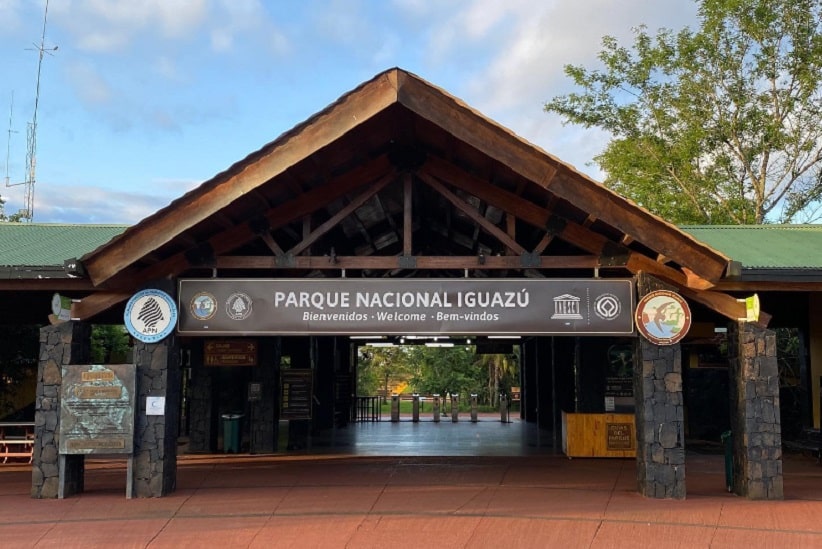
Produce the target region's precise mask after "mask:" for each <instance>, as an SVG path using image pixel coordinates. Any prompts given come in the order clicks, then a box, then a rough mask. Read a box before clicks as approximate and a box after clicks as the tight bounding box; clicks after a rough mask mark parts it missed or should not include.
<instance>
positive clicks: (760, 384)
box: [728, 322, 783, 499]
mask: <svg viewBox="0 0 822 549" xmlns="http://www.w3.org/2000/svg"><path fill="white" fill-rule="evenodd" d="M728 359H729V363H730V377H731V379H730V387H731V433H732V436H733V469H734V470H733V490H734V493H736V494H737V495H740V496H745V497H747V498H749V499H782V498H783V484H782V483H783V477H782V427H781V422H780V416H779V369H778V366H777V361H776V334H774V333H773V332H772V331H770V330H766V329H763V328H759V327H758V326H755V325H753V324H749V323H747V322H739V323H733V324H731V325H730V327H729V330H728Z"/></svg>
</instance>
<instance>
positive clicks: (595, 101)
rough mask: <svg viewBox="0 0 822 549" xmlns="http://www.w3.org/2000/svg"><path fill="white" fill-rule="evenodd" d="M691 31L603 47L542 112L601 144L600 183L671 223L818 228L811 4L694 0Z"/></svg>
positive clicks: (818, 136) (814, 14)
mask: <svg viewBox="0 0 822 549" xmlns="http://www.w3.org/2000/svg"><path fill="white" fill-rule="evenodd" d="M699 20H700V26H699V28H698V29H697V30H690V29H688V28H685V29H684V30H681V31H679V32H674V31H671V30H668V29H661V30H660V31H659V32H658V33H657V34H656V36H651V35H650V34H649V33H648V32H647V29H646V28H645V27H644V26H640V27H638V28H637V29H635V32H634V33H635V37H634V38H635V41H634V44H633V47H632V48H626V47H624V46H621V45H620V44H619V43H618V42H617V40H616V39H615V38H613V37H610V36H606V37H605V38H604V39H603V49H602V50H601V52H600V54H599V59H600V61H601V62H602V65H603V66H604V68H603V69H586V68H584V67H581V66H566V67H565V70H566V74H567V75H568V76H569V77H570V78H571V79H573V81H574V83H575V84H576V85H577V86H578V87H580V88H581V91H580V92H578V93H571V94H568V95H564V96H559V97H555V98H554V99H552V100H551V101H550V102H548V103H547V104H546V105H545V109H546V111H549V112H555V113H558V114H560V115H562V116H563V117H564V118H565V120H566V122H570V123H574V124H580V125H583V126H585V127H598V128H601V129H603V130H606V131H607V132H609V133H610V134H611V136H612V140H611V141H610V143H609V144H608V145H607V147H606V148H605V150H604V151H603V152H602V153H601V154H599V155H598V156H597V157H596V158H595V160H596V162H597V163H598V164H599V165H600V167H601V168H602V169H603V170H604V171H605V173H606V180H605V184H606V185H607V186H609V187H610V188H612V189H613V190H615V191H616V192H618V193H619V194H621V195H623V196H626V197H628V198H631V199H633V200H634V201H635V202H637V203H638V204H640V205H642V206H644V207H646V208H648V209H649V210H651V211H653V212H655V213H657V214H659V215H661V216H662V217H664V218H666V219H668V220H669V221H672V222H675V223H700V224H722V223H730V224H742V223H764V222H769V221H779V222H784V223H789V222H797V221H804V222H810V221H814V220H818V219H819V218H820V217H822V216H820V213H821V212H822V209H821V208H820V204H822V87H821V84H822V81H820V73H822V3H821V2H819V0H700V1H699Z"/></svg>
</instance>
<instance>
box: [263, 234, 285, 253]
mask: <svg viewBox="0 0 822 549" xmlns="http://www.w3.org/2000/svg"><path fill="white" fill-rule="evenodd" d="M260 238H261V239H262V241H263V242H265V245H266V246H268V249H269V250H271V251H272V252H273V253H274V255H276V256H277V257H282V256H284V255H285V252H284V251H283V249H282V248H281V247H280V245H279V244H277V241H276V240H274V237H273V236H272V235H271V233H269V232H268V231H266V232H264V233H263V234H261V235H260Z"/></svg>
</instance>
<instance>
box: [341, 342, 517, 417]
mask: <svg viewBox="0 0 822 549" xmlns="http://www.w3.org/2000/svg"><path fill="white" fill-rule="evenodd" d="M518 379H519V361H518V359H517V357H516V355H477V354H476V348H475V347H474V346H473V345H465V346H456V347H447V348H443V347H434V348H432V347H426V346H424V345H408V346H400V347H363V348H361V350H360V353H359V362H358V368H357V393H358V394H360V395H374V394H377V393H378V392H384V394H387V393H388V390H389V388H390V387H389V386H393V385H395V384H397V383H398V382H407V383H408V385H409V387H410V389H411V391H413V392H416V393H420V394H426V395H432V394H440V395H442V396H443V397H445V395H446V394H448V393H451V394H453V393H457V394H460V395H462V396H463V397H464V400H465V401H467V399H468V395H470V394H477V395H479V397H480V400H481V402H483V403H485V404H490V405H496V403H497V400H496V399H497V396H498V393H499V392H500V391H503V390H504V391H507V390H509V389H510V387H511V386H512V385H516V384H517V383H518V382H517V380H518Z"/></svg>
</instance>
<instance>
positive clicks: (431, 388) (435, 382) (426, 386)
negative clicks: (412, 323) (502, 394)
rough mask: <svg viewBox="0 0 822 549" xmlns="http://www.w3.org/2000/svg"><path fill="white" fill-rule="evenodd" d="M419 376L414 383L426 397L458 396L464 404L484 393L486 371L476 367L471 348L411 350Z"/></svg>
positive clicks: (415, 388) (465, 346) (414, 347)
mask: <svg viewBox="0 0 822 549" xmlns="http://www.w3.org/2000/svg"><path fill="white" fill-rule="evenodd" d="M408 349H409V357H410V359H411V362H412V364H414V367H415V370H416V373H415V375H414V377H413V378H412V380H411V384H412V386H413V387H414V390H415V391H417V392H418V393H424V394H440V395H442V396H443V397H445V395H446V393H451V394H454V393H457V394H459V395H461V396H460V398H461V400H462V401H463V402H467V401H468V395H470V394H471V393H477V394H479V393H481V392H482V389H483V387H484V386H485V384H484V371H483V370H482V369H481V368H478V367H477V366H476V365H475V361H476V355H475V354H474V347H473V346H471V345H460V346H457V347H425V346H424V345H417V346H412V347H408Z"/></svg>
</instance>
